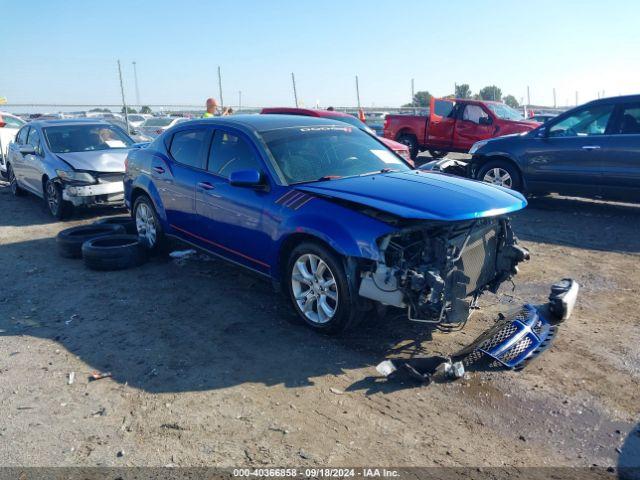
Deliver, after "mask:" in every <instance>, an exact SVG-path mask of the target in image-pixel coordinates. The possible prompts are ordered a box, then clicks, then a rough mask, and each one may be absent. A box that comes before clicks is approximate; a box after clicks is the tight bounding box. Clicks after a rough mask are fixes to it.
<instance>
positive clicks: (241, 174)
mask: <svg viewBox="0 0 640 480" xmlns="http://www.w3.org/2000/svg"><path fill="white" fill-rule="evenodd" d="M264 184H265V182H264V177H263V175H262V173H261V172H259V171H258V170H237V171H235V172H231V175H229V185H233V186H234V187H251V188H256V187H262V186H263V185H264Z"/></svg>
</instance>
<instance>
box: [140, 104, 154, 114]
mask: <svg viewBox="0 0 640 480" xmlns="http://www.w3.org/2000/svg"><path fill="white" fill-rule="evenodd" d="M140 113H152V111H151V107H148V106H147V105H143V106H142V108H141V109H140Z"/></svg>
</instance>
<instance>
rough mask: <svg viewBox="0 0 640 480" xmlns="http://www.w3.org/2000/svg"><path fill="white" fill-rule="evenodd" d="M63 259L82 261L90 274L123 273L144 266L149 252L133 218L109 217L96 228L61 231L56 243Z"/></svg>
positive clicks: (81, 227) (88, 226) (87, 226)
mask: <svg viewBox="0 0 640 480" xmlns="http://www.w3.org/2000/svg"><path fill="white" fill-rule="evenodd" d="M56 243H57V247H58V253H59V254H60V256H62V257H64V258H82V259H83V261H84V265H85V266H86V267H87V268H89V269H91V270H123V269H126V268H132V267H137V266H139V265H142V264H143V263H144V262H145V261H146V259H147V249H146V248H145V245H144V244H143V243H141V242H140V240H139V238H138V235H137V232H136V225H135V221H134V220H133V219H132V218H131V217H109V218H105V219H102V220H99V221H98V222H96V223H94V224H93V225H81V226H79V227H72V228H67V229H66V230H62V231H61V232H60V233H59V234H58V236H57V239H56Z"/></svg>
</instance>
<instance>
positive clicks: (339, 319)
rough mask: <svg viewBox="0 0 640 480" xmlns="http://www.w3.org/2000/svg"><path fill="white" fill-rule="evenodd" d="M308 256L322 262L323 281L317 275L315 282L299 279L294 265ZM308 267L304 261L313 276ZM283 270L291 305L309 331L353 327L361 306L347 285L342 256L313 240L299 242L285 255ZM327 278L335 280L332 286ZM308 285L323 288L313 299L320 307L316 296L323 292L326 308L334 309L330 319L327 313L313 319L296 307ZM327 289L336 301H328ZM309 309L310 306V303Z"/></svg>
mask: <svg viewBox="0 0 640 480" xmlns="http://www.w3.org/2000/svg"><path fill="white" fill-rule="evenodd" d="M309 256H311V257H316V258H318V259H320V260H321V261H322V262H323V263H324V264H325V266H326V268H327V270H326V271H325V275H324V276H323V278H324V279H325V282H323V281H322V279H320V280H319V279H318V278H315V281H314V280H313V279H308V280H305V281H302V280H301V277H300V270H299V269H298V267H296V263H297V262H300V261H304V259H305V258H306V259H308V258H309ZM311 270H312V269H311ZM311 270H310V267H309V266H308V264H307V271H308V273H311V274H312V275H313V272H312V271H311ZM285 272H286V273H285V280H284V281H285V283H286V289H287V292H288V293H289V298H290V299H291V303H292V304H293V308H294V310H295V311H296V314H297V316H298V318H299V319H300V320H301V321H302V322H304V323H305V325H307V326H308V327H310V328H311V329H312V330H315V331H317V332H320V333H326V334H338V333H340V332H342V331H344V330H346V329H348V328H350V327H353V326H355V325H356V324H357V323H358V321H359V320H360V318H361V317H362V309H361V308H360V304H359V298H358V296H357V292H355V291H354V290H355V288H354V287H353V286H352V285H351V284H350V282H349V280H348V278H347V275H346V273H345V267H344V264H343V262H342V259H341V258H340V257H339V256H338V255H336V254H335V253H333V252H332V251H330V250H329V249H327V248H325V247H324V246H322V245H320V244H317V243H313V242H305V243H301V244H300V245H298V246H297V247H295V248H294V249H293V251H292V252H291V254H290V255H289V260H288V262H287V268H286V271H285ZM296 278H297V280H298V282H297V285H296V284H295V280H296ZM329 278H333V280H334V281H335V287H331V286H330V283H328V282H327V280H328V279H329ZM312 286H313V287H314V288H316V289H320V288H319V287H323V288H324V290H322V289H321V290H322V292H320V295H318V296H317V298H316V300H314V301H315V306H316V309H319V308H321V307H320V305H319V302H320V297H321V296H322V293H323V292H324V293H325V295H324V296H325V299H324V301H325V302H327V303H328V304H329V308H330V309H334V310H335V312H334V314H333V315H332V316H330V318H328V319H327V318H326V317H327V315H326V314H325V315H324V317H325V318H322V319H316V320H315V321H314V320H313V319H310V318H309V317H308V316H307V314H305V312H304V311H303V308H304V306H303V307H300V306H299V304H298V301H299V300H301V295H302V294H304V293H305V292H306V291H309V289H311V287H312ZM327 290H331V291H332V292H331V293H332V295H331V296H334V297H335V298H336V300H332V299H331V298H330V297H329V294H328V293H327ZM296 297H298V299H296ZM311 297H313V295H311ZM311 297H309V296H306V297H305V300H306V301H309V299H310V298H311ZM311 308H313V302H312V303H311Z"/></svg>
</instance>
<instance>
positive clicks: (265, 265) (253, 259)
mask: <svg viewBox="0 0 640 480" xmlns="http://www.w3.org/2000/svg"><path fill="white" fill-rule="evenodd" d="M169 226H170V227H171V228H175V229H176V230H178V231H180V232H182V233H186V234H187V235H189V236H191V237H193V238H197V239H198V240H202V241H203V242H207V243H209V244H211V245H213V246H215V247H218V248H221V249H222V250H226V251H227V252H231V253H233V254H234V255H238V256H239V257H242V258H246V259H247V260H250V261H252V262H255V263H257V264H258V265H262V266H263V267H266V268H271V265H269V264H268V263H264V262H261V261H260V260H256V259H255V258H251V257H250V256H248V255H245V254H244V253H240V252H238V251H236V250H233V249H231V248H229V247H225V246H224V245H220V244H219V243H216V242H212V241H211V240H208V239H206V238H204V237H201V236H200V235H196V234H195V233H191V232H189V231H188V230H184V229H183V228H180V227H176V226H175V225H172V224H169Z"/></svg>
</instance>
